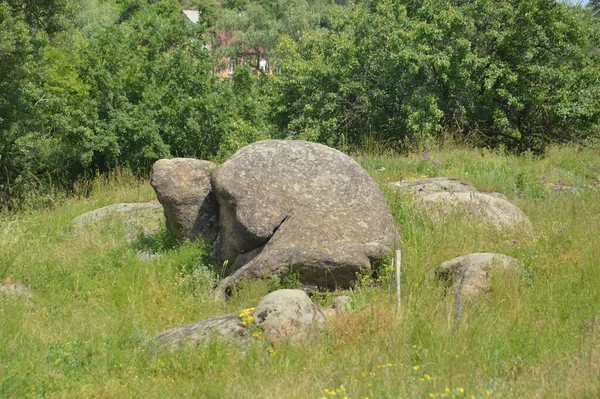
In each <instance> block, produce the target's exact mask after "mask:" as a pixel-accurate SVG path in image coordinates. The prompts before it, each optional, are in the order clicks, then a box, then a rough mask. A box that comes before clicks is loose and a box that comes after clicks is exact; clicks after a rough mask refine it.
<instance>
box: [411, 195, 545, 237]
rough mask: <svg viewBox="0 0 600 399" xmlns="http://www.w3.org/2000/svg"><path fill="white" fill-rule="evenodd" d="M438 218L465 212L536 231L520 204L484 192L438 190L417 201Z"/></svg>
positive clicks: (480, 217)
mask: <svg viewBox="0 0 600 399" xmlns="http://www.w3.org/2000/svg"><path fill="white" fill-rule="evenodd" d="M413 205H415V206H417V207H419V208H421V209H422V210H424V211H426V212H427V214H428V215H429V216H430V217H431V218H432V219H434V220H437V219H441V218H443V217H444V216H447V215H450V214H455V213H462V214H464V215H467V216H470V217H475V218H476V219H479V220H481V221H482V222H484V223H489V224H491V225H494V226H498V227H505V228H510V229H515V230H521V231H523V232H524V233H527V234H533V225H532V224H531V221H530V220H529V218H528V217H527V216H526V215H525V214H524V213H523V212H522V211H521V210H520V209H519V208H517V207H516V206H514V205H513V204H511V203H510V202H508V201H507V200H505V199H503V198H498V197H495V196H492V195H489V194H484V193H449V192H442V193H435V194H430V195H427V196H425V197H423V198H421V199H418V200H416V201H415V202H413Z"/></svg>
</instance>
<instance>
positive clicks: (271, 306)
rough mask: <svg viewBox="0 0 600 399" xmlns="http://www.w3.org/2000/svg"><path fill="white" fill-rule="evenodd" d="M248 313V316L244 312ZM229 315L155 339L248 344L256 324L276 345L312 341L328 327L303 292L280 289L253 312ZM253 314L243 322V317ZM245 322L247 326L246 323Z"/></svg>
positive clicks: (164, 342)
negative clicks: (214, 340) (310, 339)
mask: <svg viewBox="0 0 600 399" xmlns="http://www.w3.org/2000/svg"><path fill="white" fill-rule="evenodd" d="M244 312H248V313H244ZM244 312H242V313H240V314H236V313H230V314H226V315H222V316H217V317H213V318H210V319H207V320H202V321H198V322H196V323H192V324H188V325H186V326H181V327H176V328H172V329H170V330H167V331H165V332H163V333H161V334H159V335H157V336H156V337H154V338H153V340H152V341H153V342H154V343H155V344H156V345H157V346H159V347H165V346H166V347H174V346H177V345H181V344H184V343H185V344H192V345H199V344H202V343H206V342H207V341H208V340H209V339H211V338H218V339H222V340H224V341H227V342H231V343H236V344H246V343H247V342H248V341H249V340H250V339H251V338H252V334H251V333H250V331H251V326H250V324H249V323H253V324H254V327H252V330H255V333H259V334H257V335H256V336H255V337H261V336H264V337H265V338H266V339H268V340H270V341H273V342H280V341H288V340H293V341H298V340H304V339H308V338H312V337H314V336H315V334H317V333H318V332H319V331H321V329H323V328H324V327H325V325H326V319H325V315H324V314H323V312H322V311H321V309H320V308H319V307H318V306H317V305H315V304H314V303H313V302H312V301H311V300H310V298H309V297H308V295H306V293H305V292H304V291H301V290H288V289H285V290H279V291H274V292H271V293H270V294H268V295H266V296H265V297H264V298H263V299H262V300H261V301H260V302H259V304H258V305H257V306H256V308H254V309H247V310H245V311H244ZM248 315H251V317H250V318H248V319H246V320H244V317H246V316H248ZM244 323H246V324H244Z"/></svg>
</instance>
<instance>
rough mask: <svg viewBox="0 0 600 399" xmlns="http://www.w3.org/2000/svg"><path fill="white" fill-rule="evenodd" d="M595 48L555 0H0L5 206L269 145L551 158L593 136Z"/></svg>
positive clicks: (588, 24)
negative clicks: (226, 69)
mask: <svg viewBox="0 0 600 399" xmlns="http://www.w3.org/2000/svg"><path fill="white" fill-rule="evenodd" d="M594 4H596V3H593V4H592V5H594ZM184 7H185V8H192V9H196V10H199V11H200V15H201V18H200V22H199V23H197V24H194V23H191V22H190V21H187V20H186V19H185V18H184V17H183V16H182V14H181V10H182V8H184ZM215 32H225V34H226V36H227V38H228V40H226V41H225V42H224V43H221V42H217V41H215V40H214V35H215ZM599 43H600V36H599V27H598V24H597V23H595V22H594V20H593V19H592V18H591V16H590V13H589V10H586V9H583V8H582V7H581V6H572V5H569V4H565V3H563V2H558V1H555V0H529V1H520V0H476V1H463V0H440V1H436V2H417V1H412V0H403V1H401V0H369V1H348V2H346V1H328V0H293V1H283V0H273V1H266V0H228V1H223V2H217V1H211V0H203V1H200V0H184V1H181V2H177V1H175V0H36V1H33V0H1V1H0V65H2V68H0V204H2V206H16V205H18V204H20V203H22V202H23V201H25V200H27V198H28V197H30V196H36V197H39V196H40V195H42V194H43V195H48V196H50V197H51V196H53V195H56V192H57V191H58V192H66V191H65V190H67V191H68V189H69V187H70V184H71V183H72V182H73V181H75V180H76V179H79V178H85V177H86V176H92V175H94V174H96V173H102V172H104V171H107V170H110V169H112V168H115V167H126V168H130V169H132V170H133V171H134V172H136V173H140V174H145V173H147V172H148V170H149V167H150V165H151V164H152V162H154V161H155V160H156V159H159V158H161V157H169V156H192V157H203V158H209V159H214V158H217V159H218V158H221V159H222V158H224V157H226V156H228V155H229V154H231V153H232V152H234V151H236V150H237V149H238V148H240V147H241V146H243V145H246V144H248V143H250V142H252V141H255V140H259V139H264V138H270V137H271V138H300V139H306V140H313V141H318V142H321V143H325V144H329V145H334V146H341V145H346V144H348V143H350V144H357V143H360V142H361V140H362V139H363V138H364V137H365V136H369V137H372V138H374V139H377V140H381V141H382V142H386V143H388V144H389V145H393V146H401V145H402V143H403V142H405V141H406V140H420V139H423V138H427V137H435V136H437V135H439V134H441V133H448V132H449V133H452V134H455V135H461V136H462V135H468V136H470V137H473V138H474V139H475V140H476V142H477V143H478V144H479V145H486V146H498V145H502V146H504V147H506V148H508V149H511V150H514V151H526V150H533V151H536V152H539V153H543V151H544V149H545V148H546V146H547V145H549V144H551V143H565V142H570V141H573V140H585V139H590V138H593V137H597V136H598V131H599V122H600V58H599V57H600V51H599V49H598V44H599ZM250 49H252V51H253V54H257V55H260V57H266V58H268V60H269V62H270V64H271V65H273V66H274V67H275V68H274V69H275V70H276V71H277V72H278V73H276V74H274V75H270V74H267V73H262V74H257V73H256V72H257V70H258V69H259V68H258V66H259V65H258V56H257V59H256V60H254V61H252V62H250V63H249V65H247V66H240V67H238V68H237V69H236V71H235V74H234V76H233V78H232V79H228V78H219V77H218V74H217V73H216V72H217V71H218V69H219V68H221V67H222V64H223V62H222V60H223V58H224V57H227V58H229V57H237V56H240V55H241V54H242V53H244V52H249V50H250ZM263 72H264V71H263Z"/></svg>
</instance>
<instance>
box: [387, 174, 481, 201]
mask: <svg viewBox="0 0 600 399" xmlns="http://www.w3.org/2000/svg"><path fill="white" fill-rule="evenodd" d="M390 186H392V187H393V188H394V190H396V191H398V192H401V193H405V194H416V195H418V196H419V197H425V196H427V195H429V194H434V193H441V192H450V193H470V192H475V191H477V189H476V188H475V187H474V186H472V185H470V184H468V183H464V182H461V181H458V180H456V179H450V178H448V177H428V178H423V179H414V180H401V181H397V182H393V183H390Z"/></svg>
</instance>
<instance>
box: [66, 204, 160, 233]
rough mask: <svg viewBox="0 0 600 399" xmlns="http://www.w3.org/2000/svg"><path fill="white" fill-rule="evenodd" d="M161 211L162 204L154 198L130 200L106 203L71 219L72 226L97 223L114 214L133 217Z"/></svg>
mask: <svg viewBox="0 0 600 399" xmlns="http://www.w3.org/2000/svg"><path fill="white" fill-rule="evenodd" d="M146 211H149V212H146ZM157 211H158V212H160V211H162V206H161V205H160V203H159V202H158V201H156V200H154V201H150V202H139V203H138V202H132V203H121V204H113V205H108V206H105V207H102V208H98V209H94V210H93V211H90V212H87V213H84V214H83V215H79V216H77V217H76V218H75V219H73V220H72V221H71V225H72V226H74V227H84V226H86V225H89V224H93V223H98V222H101V221H103V220H106V219H109V218H111V217H114V216H125V217H131V218H135V217H136V216H140V214H142V213H148V214H152V213H156V212H157Z"/></svg>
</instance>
